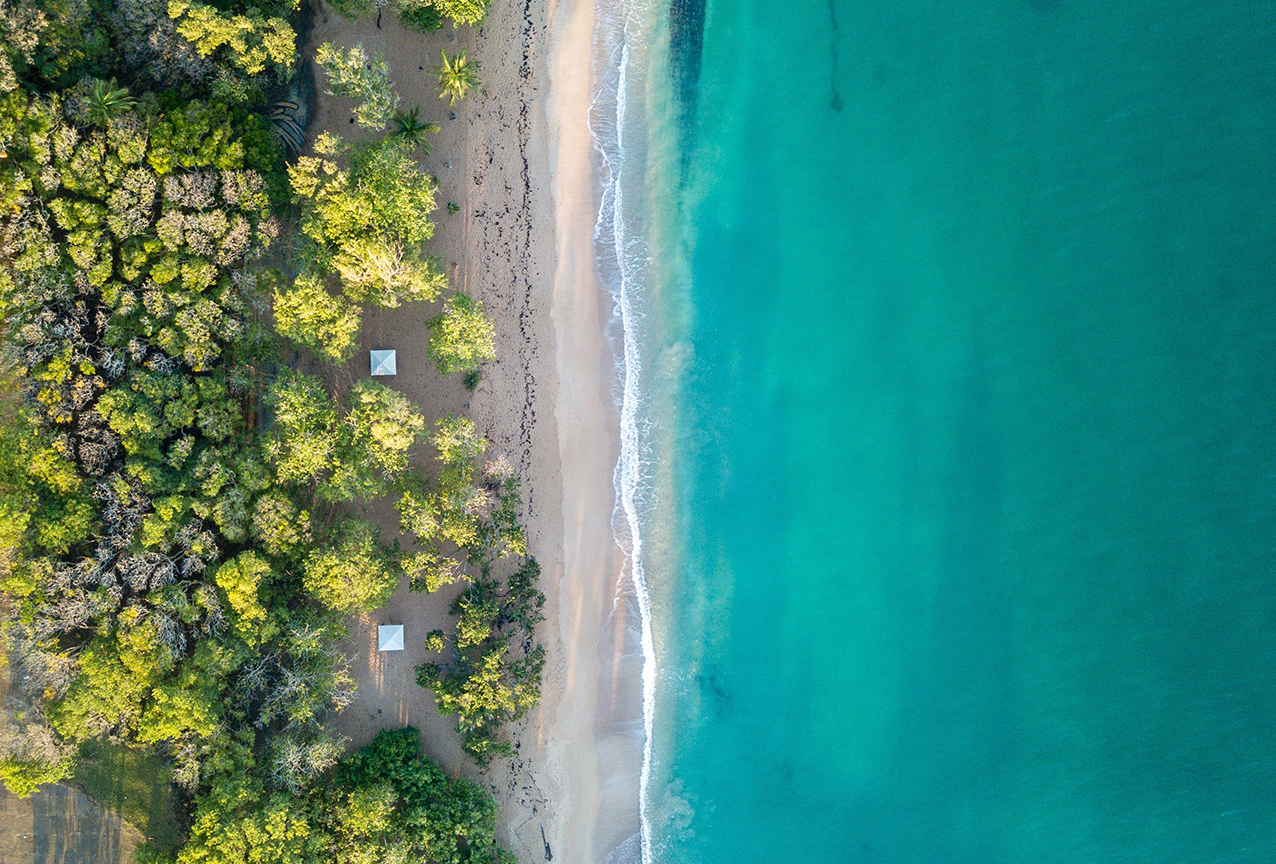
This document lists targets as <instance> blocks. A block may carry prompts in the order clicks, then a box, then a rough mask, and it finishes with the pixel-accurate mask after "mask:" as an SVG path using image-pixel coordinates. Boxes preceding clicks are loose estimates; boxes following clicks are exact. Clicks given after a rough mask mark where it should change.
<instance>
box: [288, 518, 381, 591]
mask: <svg viewBox="0 0 1276 864" xmlns="http://www.w3.org/2000/svg"><path fill="white" fill-rule="evenodd" d="M379 539H380V530H379V529H378V528H377V527H376V526H375V525H372V524H371V523H369V522H364V521H362V520H355V519H351V520H346V521H344V522H342V523H341V524H340V525H338V527H337V529H336V530H335V531H334V532H333V536H332V537H331V539H330V540H329V541H328V542H327V543H325V544H324V545H323V546H321V547H319V548H317V549H315V550H314V551H312V552H311V553H310V554H308V555H307V556H306V560H305V564H304V568H303V572H304V575H303V583H304V585H305V587H306V591H307V592H309V593H310V595H311V596H312V597H314V598H315V599H316V600H318V601H319V602H320V603H321V604H323V605H324V606H325V607H327V608H329V609H332V610H334V611H336V612H341V613H349V612H367V611H370V610H372V609H376V608H377V607H379V606H383V605H385V602H386V601H387V600H389V599H390V595H391V594H393V593H394V588H395V585H396V584H397V582H398V573H397V572H396V571H395V569H394V567H393V566H392V564H391V561H390V557H389V556H388V555H387V554H386V552H385V551H384V550H383V549H382V548H381V546H380V542H379Z"/></svg>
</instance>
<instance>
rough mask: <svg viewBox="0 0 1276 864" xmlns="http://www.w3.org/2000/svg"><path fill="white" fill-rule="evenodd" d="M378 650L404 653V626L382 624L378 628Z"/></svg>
mask: <svg viewBox="0 0 1276 864" xmlns="http://www.w3.org/2000/svg"><path fill="white" fill-rule="evenodd" d="M377 650H378V651H402V650H403V625H402V624H382V625H380V626H379V627H377Z"/></svg>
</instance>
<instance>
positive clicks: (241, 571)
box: [213, 551, 277, 645]
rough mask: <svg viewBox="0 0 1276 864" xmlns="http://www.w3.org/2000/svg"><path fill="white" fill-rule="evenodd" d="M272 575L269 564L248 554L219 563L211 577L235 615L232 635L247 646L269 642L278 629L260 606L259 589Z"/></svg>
mask: <svg viewBox="0 0 1276 864" xmlns="http://www.w3.org/2000/svg"><path fill="white" fill-rule="evenodd" d="M271 575H272V574H271V570H270V564H269V563H268V562H267V561H266V560H265V559H263V558H262V557H261V556H260V555H258V554H257V553H256V552H252V551H249V552H242V553H240V554H239V555H238V556H236V557H235V558H233V559H232V560H230V561H227V562H226V563H225V564H222V565H221V566H220V567H218V568H217V571H216V573H215V574H214V576H213V578H214V581H216V582H217V586H218V587H219V588H221V589H222V591H224V592H225V595H226V599H227V602H228V603H229V604H230V608H231V610H232V611H233V612H234V624H235V632H236V633H238V634H239V636H240V637H241V638H242V639H243V640H244V641H245V642H247V643H248V644H249V645H257V644H260V643H262V642H265V641H267V640H269V639H270V638H271V637H272V636H273V635H274V632H275V631H276V630H277V627H275V626H274V625H273V624H272V622H271V621H270V613H269V612H268V611H267V610H266V607H265V606H263V605H262V603H261V589H262V587H263V584H264V585H269V583H270V579H271Z"/></svg>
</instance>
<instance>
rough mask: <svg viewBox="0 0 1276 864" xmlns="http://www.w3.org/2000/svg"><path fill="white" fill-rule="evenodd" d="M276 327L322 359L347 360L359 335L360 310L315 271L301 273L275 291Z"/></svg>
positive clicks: (333, 361)
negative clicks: (283, 288)
mask: <svg viewBox="0 0 1276 864" xmlns="http://www.w3.org/2000/svg"><path fill="white" fill-rule="evenodd" d="M274 301H275V302H274V308H275V329H276V330H278V331H279V335H280V336H283V337H284V338H285V339H291V340H292V341H293V342H296V343H297V344H298V345H304V346H306V347H307V348H309V349H310V350H311V352H312V353H313V354H314V355H315V356H316V357H318V358H319V359H321V360H325V361H327V362H329V363H343V362H345V361H346V360H349V359H350V356H351V355H352V354H353V353H354V349H355V346H356V344H357V340H358V338H359V325H360V321H361V319H360V316H359V310H358V309H357V308H356V307H355V306H354V305H353V304H351V303H350V301H348V300H346V299H345V298H344V297H341V296H335V295H333V294H331V293H329V291H328V289H326V288H325V287H324V286H323V280H322V279H321V278H320V277H318V276H316V275H314V274H313V273H303V274H301V275H300V276H298V277H297V279H296V281H295V282H294V283H293V286H292V288H291V289H290V290H288V291H279V290H276V291H275V297H274Z"/></svg>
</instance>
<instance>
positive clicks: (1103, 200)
mask: <svg viewBox="0 0 1276 864" xmlns="http://www.w3.org/2000/svg"><path fill="white" fill-rule="evenodd" d="M615 8H616V10H617V11H616V14H615V15H614V16H613V17H611V18H607V17H606V16H604V17H603V18H602V19H600V20H601V21H602V22H603V26H604V27H610V28H612V30H611V31H610V32H612V33H613V35H614V39H613V40H612V42H610V43H608V44H609V45H610V48H609V51H608V52H605V55H604V56H605V60H606V62H605V64H604V65H606V68H608V69H610V70H612V71H611V73H610V74H611V77H610V78H608V77H607V76H603V77H604V79H605V80H604V87H603V90H604V91H606V93H605V95H607V97H608V98H606V99H603V100H601V102H600V105H601V106H602V107H601V108H600V109H599V110H600V112H601V113H600V115H599V116H600V117H601V118H602V119H601V120H600V121H599V124H598V129H597V131H599V135H600V142H602V143H601V144H600V154H603V157H604V158H603V159H602V162H603V164H604V168H603V174H604V178H605V179H606V180H607V183H608V185H607V188H608V189H609V190H611V192H610V193H609V194H613V197H612V198H609V199H608V200H607V201H605V206H604V212H603V214H602V217H605V218H601V217H600V226H601V227H600V233H599V236H598V238H597V239H598V241H599V248H600V250H602V251H601V252H600V262H601V263H600V266H601V268H602V272H603V273H604V275H605V276H606V277H607V284H608V285H609V286H610V287H611V288H612V290H613V291H615V292H616V296H617V298H618V308H617V317H616V322H615V333H614V336H615V344H616V345H617V348H618V359H619V365H618V368H619V370H620V373H621V374H620V376H619V378H618V389H617V398H618V402H620V403H621V404H622V407H623V409H624V412H625V413H624V417H625V419H626V429H627V430H628V431H627V435H628V436H629V437H628V438H627V445H626V453H625V461H624V462H623V463H622V465H621V466H620V468H619V469H618V474H617V487H618V490H619V491H620V492H621V493H622V494H621V501H620V506H619V507H618V511H617V512H618V519H617V526H618V533H619V535H620V536H622V539H624V540H625V542H626V543H627V544H628V545H629V547H630V548H631V550H634V551H635V552H636V555H637V559H638V563H639V564H640V565H641V568H642V569H641V570H638V571H636V572H635V577H636V582H639V583H640V587H641V589H642V590H640V591H639V592H638V595H636V599H635V602H637V603H638V604H639V605H640V606H642V611H643V612H644V613H647V618H648V621H649V627H648V630H647V631H645V632H644V634H643V637H644V640H645V645H646V650H647V651H648V652H649V654H650V661H651V662H649V664H648V672H649V681H648V685H649V686H648V693H647V696H648V703H649V704H648V714H647V717H646V725H645V731H646V733H647V734H649V739H650V752H649V754H648V756H649V758H648V770H647V772H646V773H645V775H644V792H643V794H644V796H645V798H644V814H645V823H646V837H645V850H646V851H645V859H646V860H647V861H657V862H670V864H672V862H679V864H682V862H686V864H719V862H722V864H726V862H731V864H751V862H775V864H779V862H794V861H820V862H830V861H835V862H880V864H886V862H892V864H894V862H899V864H905V862H916V864H923V862H925V864H931V862H971V864H997V862H1061V864H1062V862H1080V861H1084V862H1092V864H1106V862H1187V861H1191V862H1272V861H1276V566H1274V564H1276V7H1273V5H1272V4H1271V3H1270V2H1249V0H1215V2H1209V3H1206V2H1192V3H1189V2H1170V0H1165V2H1125V3H1122V2H1115V3H1114V2H1112V0H1015V2H997V0H993V2H987V0H985V2H978V3H977V2H972V0H944V2H938V0H899V2H891V3H870V2H860V0H821V2H809V0H799V2H795V3H790V4H776V3H774V2H761V0H708V2H707V4H706V6H705V8H704V12H703V21H702V22H701V21H699V20H698V19H697V14H696V13H697V7H696V6H695V4H694V2H691V0H676V3H675V8H674V9H673V10H670V9H669V7H668V6H667V5H665V4H660V3H654V2H653V3H651V4H649V5H646V6H644V5H635V4H632V3H630V4H619V5H617V6H616V7H615ZM671 11H672V13H673V14H672V24H671V23H670V12H671ZM701 24H702V29H701V26H700V25H701ZM671 39H672V40H673V44H672V46H671V45H670V40H671ZM701 39H702V46H701V45H700V44H699V42H698V40H701ZM701 52H702V53H701ZM622 55H623V56H622ZM622 60H623V63H622ZM622 69H623V75H622V74H621V72H622ZM608 88H610V89H608ZM604 115H605V116H604ZM626 124H628V125H627V126H626ZM626 130H627V131H626ZM621 191H624V192H626V193H627V194H626V195H624V196H621V199H623V200H621V199H617V198H616V197H615V194H618V193H619V192H621ZM608 207H610V209H608ZM622 285H623V291H622V290H621V287H622ZM622 294H623V295H624V298H625V299H624V302H623V303H621V302H620V300H621V298H622Z"/></svg>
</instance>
